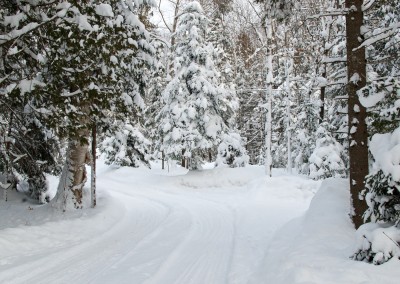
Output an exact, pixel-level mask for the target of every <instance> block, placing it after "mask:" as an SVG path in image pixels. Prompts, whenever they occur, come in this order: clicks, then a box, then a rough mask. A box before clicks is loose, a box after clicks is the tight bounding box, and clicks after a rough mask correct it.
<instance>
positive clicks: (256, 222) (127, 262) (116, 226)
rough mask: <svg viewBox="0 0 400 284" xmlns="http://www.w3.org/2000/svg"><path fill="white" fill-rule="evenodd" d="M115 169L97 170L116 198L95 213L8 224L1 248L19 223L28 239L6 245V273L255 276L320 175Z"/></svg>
mask: <svg viewBox="0 0 400 284" xmlns="http://www.w3.org/2000/svg"><path fill="white" fill-rule="evenodd" d="M117 172H118V171H116V172H109V173H106V174H104V175H103V176H101V177H99V178H98V188H99V191H100V192H107V194H109V195H110V196H111V198H110V197H108V199H107V200H108V202H109V204H108V205H107V206H105V208H102V210H99V211H98V212H97V213H96V214H92V215H91V216H89V217H82V218H79V219H71V220H61V221H59V222H54V223H45V224H44V225H42V226H36V227H35V226H30V227H25V228H21V227H18V228H10V229H6V230H3V231H0V248H1V247H2V244H3V242H6V241H7V238H10V239H12V238H13V236H15V234H16V233H17V232H18V230H20V231H22V230H24V233H25V235H24V236H25V237H22V240H19V241H20V242H21V243H24V244H25V243H26V244H27V245H26V249H24V248H21V249H19V250H17V251H14V252H8V254H7V253H6V254H5V255H3V253H2V252H1V251H0V256H1V260H0V283H145V284H213V283H215V284H225V283H227V284H228V283H229V284H239V283H240V284H243V283H247V282H248V281H249V279H250V278H251V277H252V275H253V274H254V273H256V271H257V269H259V265H261V263H262V259H263V257H264V254H265V252H266V251H267V249H268V242H269V241H270V240H271V238H272V236H273V233H274V232H275V231H276V230H277V229H278V228H279V227H280V226H281V225H283V223H285V222H286V221H288V220H290V219H291V218H293V217H296V216H298V215H300V214H301V213H302V212H303V211H304V210H305V209H306V208H307V206H308V204H309V200H310V198H311V196H312V194H310V196H307V194H306V196H303V195H304V192H305V193H310V192H307V190H310V188H311V189H312V190H314V191H315V189H316V188H317V185H318V183H313V182H311V181H309V180H306V179H302V178H299V177H295V178H294V181H293V180H291V179H290V178H286V183H285V178H284V179H283V180H282V179H280V180H279V181H276V182H274V180H270V181H268V180H267V178H264V177H262V175H261V178H260V177H259V178H258V179H256V180H252V181H251V182H247V183H246V182H243V183H240V184H238V185H237V186H235V185H233V186H230V187H229V186H227V185H226V184H223V185H222V186H220V187H218V186H219V185H218V184H216V187H215V188H213V187H210V186H207V187H205V188H201V186H200V185H201V182H199V180H200V181H201V180H202V178H206V179H207V178H216V177H215V176H214V177H212V176H211V177H210V176H207V174H204V176H203V177H202V176H200V179H193V176H192V177H191V176H189V177H185V176H183V177H165V176H156V175H154V174H152V175H150V174H143V175H142V176H139V175H138V176H132V173H133V172H129V171H119V172H118V173H119V174H118V175H117V174H116V173H117ZM144 173H145V172H144ZM146 173H147V172H146ZM130 175H131V176H130ZM156 177H157V178H156ZM190 178H192V180H191V179H190ZM228 179H229V178H228ZM249 181H250V180H249ZM267 182H268V185H269V188H268V189H265V184H266V183H267ZM282 186H286V187H287V188H281V187H282ZM304 188H306V190H305V191H304V192H301V190H302V189H303V190H304ZM307 188H308V189H307ZM275 191H276V194H274V192H275ZM292 191H293V192H295V193H291V192H292ZM268 192H270V193H268ZM299 193H301V194H302V195H299ZM290 196H291V197H292V198H287V197H290ZM299 196H300V197H301V198H299ZM93 224H100V225H96V226H93ZM2 233H4V234H2ZM40 240H43V241H42V242H40ZM4 247H5V246H4Z"/></svg>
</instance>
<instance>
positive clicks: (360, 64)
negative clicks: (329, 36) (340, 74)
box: [346, 0, 368, 228]
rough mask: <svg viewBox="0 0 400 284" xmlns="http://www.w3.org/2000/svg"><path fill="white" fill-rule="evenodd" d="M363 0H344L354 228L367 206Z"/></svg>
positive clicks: (359, 223)
mask: <svg viewBox="0 0 400 284" xmlns="http://www.w3.org/2000/svg"><path fill="white" fill-rule="evenodd" d="M362 3H363V0H346V8H348V9H349V12H348V14H347V15H346V40H347V78H348V84H347V91H348V96H349V97H348V118H349V121H348V126H349V159H350V192H351V198H352V205H353V210H354V211H353V216H352V218H353V222H354V225H355V227H356V228H358V227H360V226H361V225H362V224H363V223H364V222H363V217H362V216H363V214H364V212H365V210H366V209H367V205H366V203H365V201H363V200H360V198H359V195H360V192H361V191H362V190H363V189H364V178H365V176H366V175H367V174H368V148H367V140H368V134H367V126H366V123H365V120H366V109H365V107H363V106H362V105H361V103H360V101H359V99H358V95H357V91H359V90H360V89H362V88H363V87H364V86H365V84H366V61H365V49H364V48H358V47H359V46H360V44H361V43H362V36H361V34H360V28H361V26H362V24H363V18H364V16H363V12H362V8H361V5H362Z"/></svg>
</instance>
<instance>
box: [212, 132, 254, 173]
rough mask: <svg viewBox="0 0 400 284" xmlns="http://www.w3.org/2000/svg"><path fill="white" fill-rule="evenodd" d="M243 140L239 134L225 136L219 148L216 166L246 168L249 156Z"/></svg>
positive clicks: (232, 133) (233, 133)
mask: <svg viewBox="0 0 400 284" xmlns="http://www.w3.org/2000/svg"><path fill="white" fill-rule="evenodd" d="M243 142H244V141H243V138H241V137H240V135H239V134H238V133H235V132H231V133H227V134H224V135H223V137H222V141H221V144H219V146H218V154H217V160H216V163H215V165H216V166H217V167H218V166H221V165H228V166H229V167H231V168H236V167H244V166H246V165H247V164H248V163H249V156H248V155H247V151H246V148H245V147H244V143H243Z"/></svg>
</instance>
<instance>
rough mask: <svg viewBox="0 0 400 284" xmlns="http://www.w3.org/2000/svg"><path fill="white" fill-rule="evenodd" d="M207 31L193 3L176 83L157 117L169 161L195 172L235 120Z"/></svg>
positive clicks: (182, 34)
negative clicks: (180, 161)
mask: <svg viewBox="0 0 400 284" xmlns="http://www.w3.org/2000/svg"><path fill="white" fill-rule="evenodd" d="M207 26H208V19H207V18H206V17H205V16H204V13H203V10H202V8H201V6H200V4H199V3H198V2H196V1H193V2H191V3H189V4H188V5H187V6H186V7H185V10H184V11H183V14H182V15H181V17H180V19H179V22H178V27H177V32H176V39H177V43H176V50H175V55H176V59H175V63H174V69H175V70H174V71H175V72H174V74H175V77H174V78H173V79H172V80H171V82H170V83H169V84H168V85H167V87H166V89H165V90H164V92H163V101H164V107H163V108H162V110H161V112H160V115H159V120H160V122H161V123H160V129H161V131H162V133H163V136H164V137H163V147H162V150H163V151H164V152H165V155H166V156H167V157H172V158H175V159H177V158H178V159H181V158H187V159H190V168H192V169H198V168H199V167H200V165H201V163H202V161H203V154H204V153H205V151H209V150H210V149H212V148H213V147H215V146H216V145H218V144H219V143H220V141H221V135H222V134H223V133H224V132H226V131H227V130H228V129H229V124H230V122H229V119H230V118H231V117H233V112H232V108H231V105H230V104H229V101H230V93H229V92H228V91H227V90H225V89H223V88H221V87H220V86H219V81H218V78H219V74H218V72H217V70H216V68H215V65H214V62H213V60H212V59H213V56H214V53H215V49H214V48H213V46H212V45H211V44H208V43H207V42H206V40H205V35H206V33H207Z"/></svg>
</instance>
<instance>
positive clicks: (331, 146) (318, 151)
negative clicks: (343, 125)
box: [310, 122, 346, 179]
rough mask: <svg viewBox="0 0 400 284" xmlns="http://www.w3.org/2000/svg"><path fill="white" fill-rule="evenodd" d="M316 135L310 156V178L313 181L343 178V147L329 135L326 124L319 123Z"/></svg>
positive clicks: (344, 170) (344, 169) (344, 173)
mask: <svg viewBox="0 0 400 284" xmlns="http://www.w3.org/2000/svg"><path fill="white" fill-rule="evenodd" d="M316 135H317V140H316V147H315V149H314V151H313V152H312V154H311V156H310V177H311V178H313V179H325V178H329V177H337V178H340V177H345V176H346V168H345V163H344V162H343V160H342V157H343V155H344V153H343V147H342V145H340V144H339V143H338V142H337V141H336V140H335V138H334V137H333V136H332V135H331V133H330V127H329V125H328V124H327V123H326V122H325V123H321V125H320V126H319V128H318V130H317V133H316Z"/></svg>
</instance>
